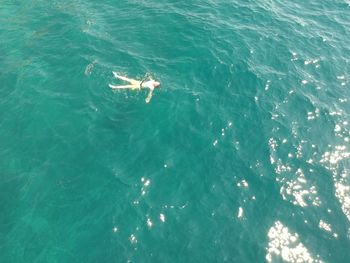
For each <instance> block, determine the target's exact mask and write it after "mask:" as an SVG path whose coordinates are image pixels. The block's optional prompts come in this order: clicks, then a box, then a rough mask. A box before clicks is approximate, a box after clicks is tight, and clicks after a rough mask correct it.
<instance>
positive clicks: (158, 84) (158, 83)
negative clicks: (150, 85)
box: [154, 81, 160, 89]
mask: <svg viewBox="0 0 350 263" xmlns="http://www.w3.org/2000/svg"><path fill="white" fill-rule="evenodd" d="M154 87H155V88H159V89H160V82H158V81H155V82H154Z"/></svg>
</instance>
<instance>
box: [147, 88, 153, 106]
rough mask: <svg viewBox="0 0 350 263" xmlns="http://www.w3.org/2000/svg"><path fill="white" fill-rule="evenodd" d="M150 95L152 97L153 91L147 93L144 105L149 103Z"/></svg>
mask: <svg viewBox="0 0 350 263" xmlns="http://www.w3.org/2000/svg"><path fill="white" fill-rule="evenodd" d="M152 95H153V89H151V90H150V91H149V93H148V96H147V98H146V103H149V102H150V101H151V98H152Z"/></svg>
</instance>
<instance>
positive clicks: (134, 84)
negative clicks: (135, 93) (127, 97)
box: [109, 71, 160, 103]
mask: <svg viewBox="0 0 350 263" xmlns="http://www.w3.org/2000/svg"><path fill="white" fill-rule="evenodd" d="M113 75H114V77H116V78H117V79H121V80H124V81H126V82H129V83H130V84H129V85H120V86H115V85H111V84H109V87H110V88H112V89H139V90H140V89H142V88H144V89H149V90H150V91H149V93H148V96H147V98H146V103H149V102H150V101H151V98H152V95H153V90H154V89H155V88H160V82H158V81H155V80H153V79H150V80H147V81H146V79H143V80H141V81H140V80H135V79H129V78H127V77H124V76H120V75H118V73H116V72H114V71H113Z"/></svg>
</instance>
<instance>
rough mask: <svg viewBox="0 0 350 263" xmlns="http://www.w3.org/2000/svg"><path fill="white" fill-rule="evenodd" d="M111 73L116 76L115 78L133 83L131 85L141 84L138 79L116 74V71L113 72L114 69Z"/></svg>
mask: <svg viewBox="0 0 350 263" xmlns="http://www.w3.org/2000/svg"><path fill="white" fill-rule="evenodd" d="M113 75H114V77H116V78H117V79H121V80H124V81H127V82H129V83H131V84H133V85H140V84H141V82H140V81H138V80H135V79H129V78H127V77H123V76H120V75H118V73H117V72H114V71H113Z"/></svg>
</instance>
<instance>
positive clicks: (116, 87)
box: [108, 84, 140, 89]
mask: <svg viewBox="0 0 350 263" xmlns="http://www.w3.org/2000/svg"><path fill="white" fill-rule="evenodd" d="M108 86H109V87H110V88H111V89H139V88H140V87H139V86H136V85H121V86H115V85H111V84H109V85H108Z"/></svg>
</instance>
